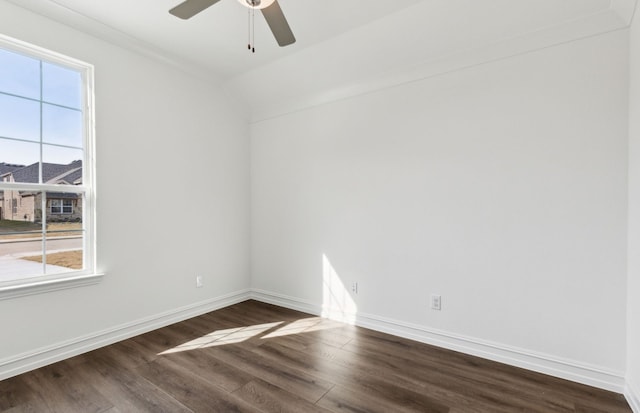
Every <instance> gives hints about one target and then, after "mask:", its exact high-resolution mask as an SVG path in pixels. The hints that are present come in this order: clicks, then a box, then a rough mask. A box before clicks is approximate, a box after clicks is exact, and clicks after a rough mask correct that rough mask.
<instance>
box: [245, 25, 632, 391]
mask: <svg viewBox="0 0 640 413" xmlns="http://www.w3.org/2000/svg"><path fill="white" fill-rule="evenodd" d="M627 64H628V37H627V32H626V31H620V32H614V33H611V34H607V35H602V36H597V37H593V38H589V39H585V40H580V41H576V42H572V43H569V44H564V45H560V46H556V47H551V48H547V49H544V50H540V51H537V52H532V53H528V54H525V55H520V56H516V57H512V58H509V59H506V60H502V61H498V62H493V63H488V64H483V65H479V66H476V67H473V68H469V69H465V70H460V71H456V72H453V73H449V74H444V75H440V76H437V77H434V78H430V79H424V80H421V81H416V82H410V83H407V84H404V85H402V86H399V87H393V88H389V89H385V90H381V91H378V92H375V93H370V94H366V95H362V96H358V97H353V98H349V99H344V100H341V101H337V102H333V103H331V104H326V105H322V106H318V107H315V108H312V109H308V110H303V111H299V112H294V113H290V114H287V115H284V116H281V117H277V118H274V119H270V120H265V121H261V122H258V123H255V124H253V125H252V127H251V145H252V149H251V153H252V158H251V165H252V263H251V264H252V285H253V287H254V288H255V289H256V290H257V292H258V293H259V294H261V296H262V298H264V299H268V300H271V301H273V302H280V303H288V304H289V305H298V306H299V307H301V308H311V309H316V311H319V308H320V306H321V305H322V303H323V300H324V298H323V272H324V273H325V274H326V273H327V271H325V270H326V268H323V255H324V256H326V258H327V259H328V261H329V262H330V263H331V266H332V267H333V270H335V273H336V274H338V276H339V277H340V278H341V280H342V282H343V284H344V285H345V286H347V290H348V289H350V286H351V283H352V282H354V281H357V282H358V283H359V293H358V294H357V295H355V294H352V293H350V296H351V299H353V300H354V304H355V305H356V306H357V311H358V320H359V322H360V323H361V324H364V325H370V326H374V327H377V328H381V327H384V328H386V329H387V330H388V331H394V332H396V333H401V334H404V335H407V336H411V337H414V338H418V339H423V340H425V341H431V342H436V343H440V344H443V345H447V346H450V347H452V348H460V349H463V350H465V351H469V352H475V353H477V354H483V355H485V356H488V357H492V358H496V359H500V360H503V361H508V362H511V363H514V364H519V365H525V366H527V367H529V368H534V369H538V370H541V371H546V372H549V373H552V374H557V375H560V376H563V377H569V378H572V379H575V380H579V381H583V382H588V383H590V384H595V385H600V386H603V387H607V388H612V389H618V390H621V389H622V383H623V376H624V370H625V340H626V338H625V328H626V306H625V299H626V295H625V294H626V272H625V271H626V254H625V251H626V224H627V221H626V213H627V196H626V191H627V179H626V175H627V109H628V106H627V90H628V66H627ZM329 273H330V271H329ZM334 292H335V291H334ZM432 293H437V294H441V295H442V303H443V304H442V305H443V310H442V311H440V312H437V311H431V310H430V309H429V296H430V294H432ZM338 294H339V293H338ZM348 300H349V298H348V297H347V298H346V302H347V304H348ZM324 301H326V300H324ZM438 333H442V334H438ZM465 346H466V347H465Z"/></svg>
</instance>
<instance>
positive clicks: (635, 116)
mask: <svg viewBox="0 0 640 413" xmlns="http://www.w3.org/2000/svg"><path fill="white" fill-rule="evenodd" d="M630 36H631V44H630V53H631V87H630V93H629V97H630V110H629V249H628V273H629V279H628V287H627V289H628V292H627V303H628V304H627V305H628V312H627V318H628V319H627V335H628V340H627V359H628V360H627V384H628V388H627V398H629V399H631V400H632V403H634V404H635V406H634V407H635V409H636V410H635V411H636V412H640V252H639V251H640V17H639V16H638V13H636V16H635V21H634V22H633V24H632V26H631V35H630Z"/></svg>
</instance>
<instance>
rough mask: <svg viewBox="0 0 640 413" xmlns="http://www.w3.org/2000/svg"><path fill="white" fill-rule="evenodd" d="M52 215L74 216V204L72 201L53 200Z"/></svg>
mask: <svg viewBox="0 0 640 413" xmlns="http://www.w3.org/2000/svg"><path fill="white" fill-rule="evenodd" d="M51 213H52V214H73V202H72V201H71V200H70V199H52V200H51Z"/></svg>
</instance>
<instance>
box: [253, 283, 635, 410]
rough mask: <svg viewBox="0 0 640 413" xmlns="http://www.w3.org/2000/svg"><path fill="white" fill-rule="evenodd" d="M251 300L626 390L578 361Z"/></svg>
mask: <svg viewBox="0 0 640 413" xmlns="http://www.w3.org/2000/svg"><path fill="white" fill-rule="evenodd" d="M251 297H252V298H253V299H255V300H258V301H263V302H266V303H270V304H274V305H279V306H281V307H285V308H290V309H294V310H298V311H303V312H307V313H310V314H315V315H321V314H323V313H324V314H327V313H328V312H329V313H331V315H332V318H337V319H341V320H343V321H344V320H355V324H356V325H358V326H360V327H365V328H369V329H372V330H376V331H380V332H384V333H389V334H392V335H395V336H398V337H404V338H408V339H411V340H415V341H419V342H423V343H427V344H432V345H435V346H438V347H443V348H446V349H449V350H454V351H459V352H461V353H465V354H470V355H474V356H478V357H482V358H486V359H489V360H493V361H497V362H501V363H504V364H508V365H512V366H516V367H522V368H525V369H528V370H532V371H536V372H539V373H543V374H548V375H550V376H555V377H559V378H562V379H566V380H571V381H574V382H578V383H582V384H586V385H589V386H593V387H598V388H601V389H605V390H609V391H614V392H617V393H622V392H623V391H624V390H625V379H624V373H622V372H615V371H610V370H607V369H605V368H601V367H598V366H590V365H587V364H584V363H579V362H577V361H575V360H566V359H562V358H559V357H555V356H550V355H547V354H540V353H535V352H532V351H529V350H525V349H521V348H516V347H511V346H508V345H504V344H500V343H492V342H488V341H485V340H481V339H477V338H474V337H465V336H462V335H458V334H452V333H449V332H446V331H440V330H435V329H430V328H428V327H424V326H420V325H415V324H410V323H405V322H402V321H398V320H393V319H388V318H384V317H380V316H376V315H372V314H363V313H358V314H336V313H334V312H331V311H330V309H329V310H328V309H323V308H322V307H321V306H320V305H318V304H314V303H310V302H308V301H304V300H301V299H298V298H295V297H288V296H285V295H282V294H277V293H273V292H269V291H264V290H256V289H254V290H252V294H251ZM634 412H635V410H634ZM638 413H640V412H638Z"/></svg>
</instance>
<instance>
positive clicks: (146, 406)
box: [0, 301, 631, 413]
mask: <svg viewBox="0 0 640 413" xmlns="http://www.w3.org/2000/svg"><path fill="white" fill-rule="evenodd" d="M0 412H11V413H17V412H37V413H46V412H65V413H66V412H83V413H87V412H109V413H124V412H154V413H157V412H296V413H298V412H303V413H306V412H384V413H391V412H450V413H462V412H465V413H467V412H491V413H496V412H545V413H547V412H576V413H604V412H607V413H617V412H627V413H628V412H631V409H630V408H629V406H628V405H627V403H626V402H625V400H624V398H623V397H622V396H621V395H619V394H615V393H610V392H606V391H603V390H598V389H594V388H591V387H588V386H583V385H579V384H576V383H572V382H568V381H565V380H560V379H557V378H553V377H549V376H545V375H542V374H537V373H533V372H530V371H527V370H522V369H518V368H514V367H509V366H506V365H503V364H499V363H495V362H491V361H487V360H484V359H480V358H476V357H472V356H467V355H464V354H460V353H456V352H452V351H448V350H443V349H440V348H437V347H432V346H429V345H426V344H421V343H417V342H413V341H410V340H405V339H401V338H398V337H394V336H390V335H387V334H382V333H378V332H374V331H371V330H367V329H363V328H358V327H353V326H348V325H344V324H340V323H337V322H333V321H328V320H323V319H320V318H317V317H313V316H310V315H308V314H304V313H300V312H296V311H292V310H287V309H282V308H279V307H275V306H271V305H268V304H263V303H259V302H256V301H246V302H244V303H241V304H237V305H234V306H231V307H228V308H225V309H222V310H219V311H215V312H212V313H209V314H205V315H203V316H200V317H196V318H194V319H191V320H188V321H184V322H182V323H178V324H174V325H172V326H169V327H166V328H163V329H160V330H157V331H153V332H151V333H147V334H144V335H141V336H138V337H135V338H132V339H129V340H126V341H122V342H120V343H117V344H114V345H111V346H108V347H105V348H102V349H99V350H96V351H92V352H90V353H87V354H83V355H81V356H78V357H74V358H72V359H69V360H66V361H63V362H60V363H57V364H53V365H51V366H48V367H44V368H41V369H38V370H35V371H32V372H29V373H26V374H23V375H21V376H18V377H14V378H12V379H9V380H5V381H2V382H0Z"/></svg>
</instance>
